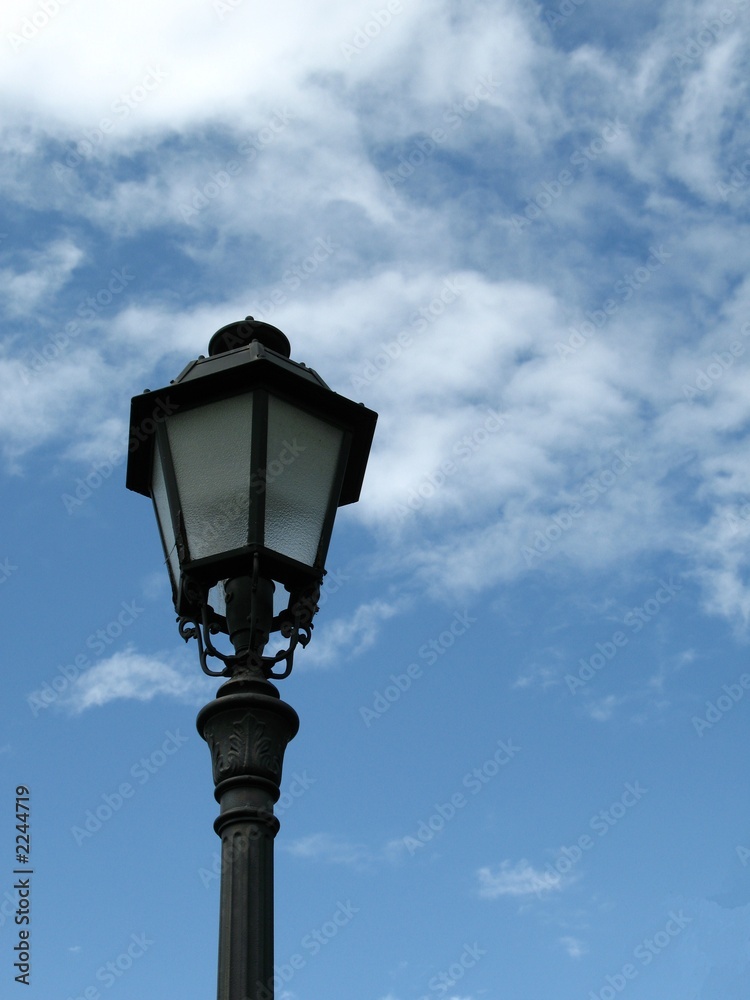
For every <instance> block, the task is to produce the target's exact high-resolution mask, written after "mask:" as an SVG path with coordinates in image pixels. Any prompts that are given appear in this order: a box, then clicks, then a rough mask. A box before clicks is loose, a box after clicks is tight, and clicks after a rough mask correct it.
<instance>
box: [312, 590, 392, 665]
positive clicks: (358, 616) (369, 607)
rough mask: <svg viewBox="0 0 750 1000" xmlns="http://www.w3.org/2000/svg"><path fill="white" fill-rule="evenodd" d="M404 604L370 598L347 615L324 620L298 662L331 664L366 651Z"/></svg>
mask: <svg viewBox="0 0 750 1000" xmlns="http://www.w3.org/2000/svg"><path fill="white" fill-rule="evenodd" d="M403 604H404V602H403V601H395V602H391V601H384V600H380V599H378V600H375V601H369V602H368V603H367V604H361V605H360V606H359V607H358V608H357V609H356V611H355V612H354V613H353V614H352V615H351V616H350V617H348V618H338V619H335V620H334V621H332V622H325V623H322V624H321V625H320V627H319V631H318V629H317V628H316V633H315V641H314V642H312V643H311V644H310V646H309V648H308V649H306V650H305V651H304V653H303V654H301V655H300V657H299V660H298V663H299V665H300V666H301V667H304V666H314V667H332V666H336V665H341V664H342V663H346V662H347V659H348V658H349V657H351V656H358V655H359V654H360V653H364V652H365V650H367V649H370V647H371V646H373V644H374V643H375V641H376V639H377V636H378V633H379V631H380V626H381V624H382V623H383V622H384V621H388V619H389V618H393V617H394V615H397V614H398V613H399V611H400V610H401V608H402V607H403Z"/></svg>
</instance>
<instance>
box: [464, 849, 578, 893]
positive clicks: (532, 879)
mask: <svg viewBox="0 0 750 1000" xmlns="http://www.w3.org/2000/svg"><path fill="white" fill-rule="evenodd" d="M477 879H478V881H479V895H480V897H481V898H482V899H500V898H501V897H502V896H511V897H516V898H528V897H530V896H539V895H541V894H544V893H550V892H562V890H563V889H565V888H566V887H567V886H568V885H570V884H571V882H572V881H573V880H572V879H571V878H566V877H565V876H563V875H560V874H559V873H558V872H555V873H554V877H551V876H550V874H549V873H548V872H545V871H544V870H538V869H535V868H534V867H533V865H531V864H530V863H529V862H528V861H527V860H526V859H525V858H522V859H521V860H520V861H518V862H517V863H516V864H513V862H512V861H509V860H505V861H501V862H500V864H499V865H498V866H497V867H496V868H494V869H493V868H490V867H486V868H480V869H479V870H478V872H477Z"/></svg>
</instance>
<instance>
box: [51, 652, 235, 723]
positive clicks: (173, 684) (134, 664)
mask: <svg viewBox="0 0 750 1000" xmlns="http://www.w3.org/2000/svg"><path fill="white" fill-rule="evenodd" d="M215 687H216V685H215V684H211V683H210V682H209V681H208V679H207V678H204V677H203V675H202V674H201V673H200V669H199V667H198V664H197V662H195V663H192V662H191V663H190V664H189V665H187V666H186V665H184V661H183V662H182V663H181V662H180V661H179V660H177V659H172V660H167V659H161V658H159V657H158V656H148V655H144V654H141V653H137V652H136V651H135V649H134V648H133V647H132V646H128V647H127V648H126V649H124V650H122V651H120V652H117V653H114V654H113V655H112V656H110V657H109V658H108V659H106V660H102V661H101V662H99V663H97V664H95V665H94V666H93V667H90V668H89V669H88V670H85V671H84V672H83V673H82V674H80V676H79V677H77V678H76V679H75V680H74V681H73V682H72V683H71V684H70V686H69V688H68V689H67V690H66V691H65V692H64V694H62V695H61V696H60V699H59V703H60V705H61V706H62V707H63V708H65V709H66V710H67V711H69V712H71V713H72V714H74V715H80V714H81V713H82V712H85V711H86V710H87V709H90V708H101V707H102V706H103V705H107V704H109V703H110V702H113V701H118V700H134V701H151V700H152V699H153V698H156V697H164V698H174V699H176V700H178V701H183V702H189V703H191V704H192V703H194V702H195V703H200V702H202V701H204V700H206V696H208V697H211V695H212V694H213V692H214V690H215ZM37 695H38V696H39V697H41V692H37Z"/></svg>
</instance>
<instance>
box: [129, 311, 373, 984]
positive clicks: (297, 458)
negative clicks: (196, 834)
mask: <svg viewBox="0 0 750 1000" xmlns="http://www.w3.org/2000/svg"><path fill="white" fill-rule="evenodd" d="M290 354H291V350H290V346H289V341H288V340H287V338H286V337H285V336H284V334H283V333H281V331H280V330H277V329H276V328H275V327H273V326H270V325H269V324H267V323H261V322H258V321H256V320H254V319H253V318H252V317H247V319H246V320H243V321H241V322H238V323H232V324H230V325H229V326H226V327H223V328H222V329H221V330H219V332H218V333H216V334H214V336H213V337H212V338H211V342H210V344H209V353H208V357H200V358H198V359H197V360H195V361H192V362H191V363H190V364H189V365H188V366H187V367H186V368H185V369H184V371H183V372H182V373H181V374H180V375H179V376H178V377H177V378H176V379H175V380H174V381H173V382H172V383H171V384H170V385H169V386H167V387H165V388H163V389H160V390H158V391H156V392H150V391H146V392H144V393H142V394H141V395H140V396H135V397H134V398H133V400H132V404H131V417H130V453H129V459H128V469H127V486H128V488H129V489H131V490H134V491H136V492H137V493H141V494H143V495H145V496H150V497H152V499H153V502H154V508H155V511H156V517H157V521H158V525H159V531H160V535H161V539H162V544H163V547H164V553H165V561H166V565H167V568H168V571H169V577H170V582H171V585H172V595H173V600H174V606H175V609H176V611H177V614H178V621H179V627H180V634H181V635H182V637H183V638H184V639H185V640H186V641H187V640H189V639H191V638H195V639H196V640H197V644H198V651H199V656H200V662H201V667H202V669H203V670H204V672H205V673H207V674H209V675H210V676H212V677H223V678H225V682H224V683H223V684H222V685H221V687H220V688H219V690H218V692H217V696H216V698H215V699H214V700H213V701H211V702H210V703H209V704H208V705H206V706H205V707H204V708H203V709H202V710H201V711H200V712H199V714H198V720H197V722H198V731H199V733H200V734H201V736H202V737H203V739H204V740H205V741H206V742H207V744H208V746H209V749H210V751H211V760H212V766H213V779H214V785H215V796H216V799H217V801H218V803H219V806H220V812H219V816H218V818H217V819H216V821H215V823H214V829H215V830H216V833H217V834H218V835H219V836H220V837H221V843H222V851H221V858H222V865H221V902H220V915H219V977H218V1000H272V998H273V843H274V837H275V835H276V833H277V831H278V829H279V822H278V820H277V819H276V817H275V816H274V814H273V806H274V803H275V802H276V801H277V800H278V797H279V792H280V782H281V773H282V765H283V759H284V751H285V749H286V746H287V744H288V743H289V741H290V740H291V739H293V738H294V736H295V734H296V733H297V729H298V727H299V719H298V717H297V713H296V712H295V711H294V709H293V708H291V707H290V706H289V705H287V704H286V703H285V702H284V701H282V700H281V698H280V697H279V693H278V690H277V689H276V687H275V686H274V684H273V683H271V681H272V679H273V680H280V679H282V678H284V677H287V676H288V675H289V673H290V672H291V669H292V665H293V657H294V652H295V649H296V647H297V646H298V645H302V646H303V647H304V646H306V645H307V643H308V642H309V641H310V638H311V634H312V628H313V624H312V618H313V615H314V614H315V612H316V611H317V610H318V608H317V601H318V598H319V594H320V586H321V583H322V580H323V576H324V574H325V558H326V553H327V550H328V544H329V541H330V538H331V532H332V529H333V521H334V517H335V514H336V509H337V507H339V506H342V505H344V504H348V503H353V502H355V501H356V500H357V499H358V498H359V494H360V490H361V487H362V480H363V477H364V472H365V466H366V464H367V458H368V455H369V451H370V445H371V443H372V437H373V434H374V430H375V423H376V420H377V415H376V414H375V413H373V412H372V411H371V410H368V409H367V408H366V407H364V406H363V405H361V404H357V403H354V402H352V401H351V400H349V399H346V398H345V397H343V396H339V395H338V394H337V393H335V392H333V391H332V390H331V389H330V388H329V387H328V386H327V385H326V384H325V382H323V380H322V379H321V378H320V376H319V375H318V374H317V373H316V372H314V371H313V370H312V369H310V368H307V367H306V366H305V365H302V364H299V363H297V362H294V361H292V360H291V359H290ZM276 584H280V585H282V586H283V587H284V588H285V589H286V591H287V592H288V593H289V599H288V604H287V606H286V608H284V609H279V610H277V611H275V609H274V592H275V590H276ZM276 632H278V633H280V635H281V636H282V638H283V639H284V641H285V642H286V643H287V647H286V648H285V649H281V650H279V651H277V652H276V653H275V654H274V655H273V656H266V655H264V650H265V648H266V645H267V644H268V642H269V638H270V636H271V635H272V634H273V633H276ZM220 633H224V634H226V635H228V636H229V640H230V642H231V645H232V647H233V651H232V652H231V653H229V652H226V651H225V652H222V651H220V650H219V649H218V648H217V646H216V645H215V643H214V640H213V637H214V636H216V635H217V634H220ZM217 660H218V661H219V662H218V663H217V664H216V665H217V666H219V667H220V669H218V670H215V669H212V667H211V666H210V663H212V662H213V661H217ZM277 668H278V669H277Z"/></svg>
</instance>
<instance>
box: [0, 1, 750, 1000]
mask: <svg viewBox="0 0 750 1000" xmlns="http://www.w3.org/2000/svg"><path fill="white" fill-rule="evenodd" d="M748 8H750V3H747V2H745V0H742V2H740V0H718V2H716V3H714V2H698V0H679V2H676V0H675V2H664V3H660V4H653V3H646V2H643V0H622V2H620V3H617V4H610V3H607V2H604V0H579V2H575V0H560V2H559V3H558V2H555V3H543V4H540V3H535V2H533V0H528V2H520V0H519V2H503V0H496V2H489V0H487V2H480V0H466V2H463V3H459V2H449V0H434V2H432V3H429V4H428V3H426V2H422V0H390V2H387V3H386V2H378V3H376V4H373V3H371V2H370V0H367V2H360V0H354V2H352V0H348V2H346V3H345V2H343V0H310V2H307V3H302V2H300V0H289V2H287V3H285V4H277V5H270V4H257V3H256V4H251V3H249V2H248V0H227V2H223V0H190V2H185V0H160V2H159V3H158V4H149V3H145V2H142V0H131V2H129V3H128V4H127V5H125V4H118V5H115V4H100V3H99V4H97V3H95V2H94V0H67V2H62V0H44V2H42V0H30V2H19V0H10V2H8V3H6V4H5V5H4V6H3V11H2V14H1V15H0V23H1V26H2V29H1V30H0V44H1V45H2V46H3V48H4V54H3V58H2V60H0V77H1V78H2V82H3V86H2V90H1V92H2V94H3V98H2V100H3V116H2V125H1V126H0V127H1V128H2V148H3V154H4V155H3V157H2V161H1V162H2V167H1V168H0V169H1V170H2V184H1V185H0V198H1V199H2V214H1V216H0V219H1V220H2V221H1V222H0V233H1V234H2V235H1V236H0V293H1V294H0V310H2V338H1V341H0V386H1V387H2V406H0V463H1V464H0V469H1V472H0V474H1V475H2V480H3V496H4V505H5V507H4V510H5V518H4V525H5V531H4V534H3V540H2V545H0V600H2V607H3V613H4V614H3V621H4V626H5V627H4V644H5V648H4V657H3V659H4V663H5V670H4V678H5V680H4V684H5V689H4V696H3V699H2V733H1V734H0V768H1V769H2V795H3V801H1V802H0V890H1V891H0V898H1V900H2V902H0V955H1V956H2V959H1V961H0V982H1V983H2V993H3V995H4V996H5V995H8V996H10V995H15V994H16V993H17V994H18V995H19V996H26V997H30V998H32V1000H33V998H39V1000H52V998H59V1000H69V998H71V1000H72V998H79V997H85V998H86V1000H99V998H100V997H104V998H107V1000H110V998H112V1000H136V998H138V1000H152V998H153V1000H156V998H160V1000H161V998H163V997H185V998H189V997H199V996H200V997H207V996H212V995H214V990H215V969H216V942H217V919H218V878H217V877H216V870H215V863H216V857H217V849H218V839H217V838H216V836H215V834H214V832H213V830H212V822H213V818H214V816H215V815H216V809H217V807H216V804H215V802H214V800H213V794H212V792H213V789H212V782H211V775H210V761H209V756H208V751H207V749H206V747H205V745H204V744H203V743H202V741H201V740H200V738H199V737H198V735H197V732H196V730H195V715H196V712H197V710H198V709H199V708H200V707H201V705H203V704H204V703H205V702H206V701H208V700H210V698H211V697H212V696H213V692H214V690H215V688H214V685H213V684H212V683H210V682H209V681H208V680H207V679H206V678H204V676H203V675H202V673H201V672H200V669H199V664H198V659H197V653H196V650H195V648H194V646H192V647H188V646H185V644H184V643H183V642H182V641H181V639H180V638H179V635H178V633H177V629H176V625H175V622H174V612H173V610H172V607H171V603H170V598H169V590H168V583H167V577H166V572H165V569H164V566H163V557H162V554H161V552H160V548H159V542H158V536H157V531H156V525H155V521H154V517H153V513H152V510H151V507H150V504H149V503H148V502H147V501H146V500H144V498H142V497H140V496H137V495H135V494H132V493H128V492H127V491H126V490H125V487H124V469H125V459H126V446H127V445H126V443H127V417H128V411H129V402H130V397H131V396H132V395H134V394H136V393H139V392H141V391H142V390H143V389H144V388H145V387H149V388H156V387H158V386H160V385H164V384H167V383H168V381H169V380H170V379H171V378H174V377H175V376H176V375H177V374H178V373H179V372H180V371H181V370H182V368H183V367H184V365H185V364H186V363H187V362H188V361H189V360H191V359H192V358H194V357H196V356H197V355H199V354H201V353H205V351H206V348H207V344H208V340H209V338H210V336H211V335H212V334H213V333H214V332H215V331H216V330H217V329H218V328H219V327H221V326H223V325H224V324H226V323H229V322H231V321H233V320H236V319H240V318H242V317H244V316H245V315H247V314H253V315H255V316H256V317H259V318H263V319H266V320H268V321H269V322H271V323H273V324H275V325H277V326H278V327H280V328H281V329H282V330H284V332H285V333H286V334H287V336H288V337H289V339H290V341H291V344H292V350H293V357H294V358H295V359H296V360H298V361H302V362H305V363H306V364H309V365H311V366H312V367H314V368H315V369H316V370H317V371H319V372H320V373H321V375H322V377H323V378H324V379H325V380H326V381H327V382H328V383H329V384H330V385H331V386H332V387H333V388H334V389H336V390H337V391H338V392H341V393H344V394H346V395H349V396H351V397H352V398H354V399H356V400H361V401H363V402H365V403H366V404H367V405H368V406H369V407H371V408H372V409H374V410H376V411H377V412H378V413H379V414H380V420H379V424H378V429H377V433H376V439H375V444H374V448H373V453H372V457H371V461H370V465H369V467H368V472H367V476H366V480H365V485H364V489H363V494H362V499H361V501H360V503H359V504H357V505H356V506H353V507H348V508H345V509H342V511H341V512H340V515H339V518H338V521H337V525H336V530H335V533H334V539H333V543H332V546H331V550H330V556H329V560H328V569H329V576H328V578H327V583H326V587H325V590H324V596H323V599H322V602H321V610H320V614H319V616H318V618H317V622H316V629H315V634H314V638H313V641H312V643H311V645H310V646H309V647H308V649H307V650H305V651H304V652H301V653H300V654H299V655H298V656H297V662H296V665H295V670H294V673H293V675H292V676H291V678H289V679H288V680H286V681H284V682H283V683H282V685H281V688H282V695H283V697H284V698H285V699H286V700H287V701H288V702H290V703H291V704H292V705H293V706H294V707H295V708H296V710H297V711H298V713H299V715H300V719H301V728H300V732H299V735H298V736H297V737H296V739H295V740H294V742H293V743H292V744H291V745H290V747H289V750H288V752H287V757H286V765H285V777H284V788H283V795H282V799H281V803H280V805H281V808H280V820H281V832H280V834H279V836H278V838H277V842H276V849H277V853H276V858H277V863H276V959H277V966H278V969H277V974H278V987H279V988H278V990H277V995H278V996H279V997H280V998H281V997H283V998H285V1000H318V998H321V997H324V996H325V997H327V998H330V1000H349V998H351V997H353V996H357V997H358V998H361V1000H424V998H429V1000H440V998H443V997H444V998H448V1000H484V998H486V1000H500V998H502V1000H546V998H549V1000H552V998H554V1000H590V998H591V997H594V998H596V997H599V998H601V1000H612V998H613V997H615V996H621V995H622V996H625V997H627V998H632V1000H664V998H665V997H679V998H681V1000H688V998H690V1000H719V998H721V1000H735V998H737V1000H739V998H742V1000H745V998H746V997H747V995H748V985H749V981H750V965H749V963H750V946H749V937H750V870H749V866H750V808H749V807H748V804H747V803H748V798H747V795H746V786H747V735H746V734H747V731H748V722H749V720H750V659H749V658H748V620H749V619H750V463H749V462H748V448H749V445H748V441H747V428H748V424H749V422H750V403H748V399H750V375H749V374H748V363H749V359H750V282H749V281H748V279H747V273H748V262H749V260H748V258H749V257H750V249H749V248H750V241H749V240H748V214H747V210H748V194H749V193H750V130H749V129H748V124H747V117H746V107H747V97H748V94H747V89H748V83H747V65H748V41H747V39H748V33H747V23H748V22H747V18H748V16H750V15H749V14H748ZM17 786H26V787H28V788H29V789H30V792H31V820H30V822H31V837H32V855H31V856H32V861H33V868H34V874H33V881H32V894H31V897H30V900H31V911H30V915H31V924H30V929H31V956H32V957H31V964H32V975H31V985H30V986H28V987H24V986H22V985H20V984H16V983H15V982H14V981H13V980H14V975H15V970H14V968H13V961H14V955H15V952H14V950H13V949H14V945H16V944H18V943H19V930H20V929H23V927H22V926H21V927H19V926H18V925H16V924H15V922H14V913H15V908H16V906H17V905H18V903H17V898H18V890H17V889H14V888H13V886H14V881H15V878H16V876H15V875H14V874H13V869H14V867H15V861H14V838H15V830H14V826H15V824H16V819H15V789H16V787H17ZM87 824H88V825H87Z"/></svg>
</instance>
